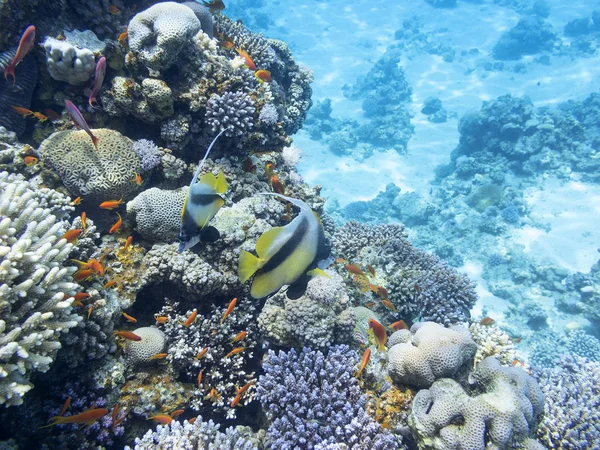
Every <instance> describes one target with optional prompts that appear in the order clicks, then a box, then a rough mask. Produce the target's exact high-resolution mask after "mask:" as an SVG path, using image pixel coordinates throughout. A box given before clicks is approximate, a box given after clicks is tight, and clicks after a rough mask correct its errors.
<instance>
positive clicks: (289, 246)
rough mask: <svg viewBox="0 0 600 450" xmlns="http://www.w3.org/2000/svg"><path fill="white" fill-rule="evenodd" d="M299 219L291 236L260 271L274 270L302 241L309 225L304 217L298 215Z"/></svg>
mask: <svg viewBox="0 0 600 450" xmlns="http://www.w3.org/2000/svg"><path fill="white" fill-rule="evenodd" d="M300 219H301V220H300V223H299V224H298V228H297V229H296V231H295V232H294V233H293V234H292V237H291V238H290V239H288V241H287V242H286V243H285V244H283V245H282V246H281V248H280V249H279V250H278V251H277V253H275V254H274V255H273V256H272V257H271V259H269V260H268V261H267V263H266V264H265V265H264V266H263V267H262V269H261V272H262V273H268V272H270V271H272V270H275V269H276V268H277V267H279V266H280V265H281V264H282V263H283V262H284V261H285V260H286V259H287V258H289V257H290V255H292V254H293V253H294V252H295V251H296V249H297V248H298V246H299V245H300V243H301V242H302V239H304V236H306V233H308V227H309V224H308V220H307V219H306V217H300Z"/></svg>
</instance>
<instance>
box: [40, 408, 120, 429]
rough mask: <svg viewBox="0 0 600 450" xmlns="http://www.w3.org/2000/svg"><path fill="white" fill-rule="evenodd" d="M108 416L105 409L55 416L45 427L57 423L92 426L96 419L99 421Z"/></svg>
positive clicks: (91, 409)
mask: <svg viewBox="0 0 600 450" xmlns="http://www.w3.org/2000/svg"><path fill="white" fill-rule="evenodd" d="M107 414H108V409H106V408H90V409H88V410H86V411H84V412H82V413H79V414H75V415H73V416H55V417H52V418H51V419H50V424H49V425H46V426H52V425H56V424H59V423H81V424H84V425H92V424H93V423H94V422H96V421H97V420H98V419H101V418H102V417H104V416H105V415H107Z"/></svg>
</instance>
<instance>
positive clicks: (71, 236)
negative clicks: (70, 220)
mask: <svg viewBox="0 0 600 450" xmlns="http://www.w3.org/2000/svg"><path fill="white" fill-rule="evenodd" d="M81 233H83V230H82V229H77V230H69V231H67V232H66V233H65V234H63V235H62V236H61V239H66V240H67V242H69V243H71V242H73V241H74V240H75V239H77V238H78V237H79V235H80V234H81Z"/></svg>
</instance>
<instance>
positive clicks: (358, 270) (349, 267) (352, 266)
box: [344, 264, 365, 275]
mask: <svg viewBox="0 0 600 450" xmlns="http://www.w3.org/2000/svg"><path fill="white" fill-rule="evenodd" d="M344 267H345V268H346V270H347V271H348V272H350V273H353V274H354V275H364V274H365V273H364V272H363V271H362V270H361V268H360V267H358V266H357V265H356V264H345V265H344Z"/></svg>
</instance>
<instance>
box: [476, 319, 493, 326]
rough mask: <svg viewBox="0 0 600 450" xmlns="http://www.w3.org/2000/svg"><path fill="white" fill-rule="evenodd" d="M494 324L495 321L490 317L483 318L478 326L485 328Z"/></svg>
mask: <svg viewBox="0 0 600 450" xmlns="http://www.w3.org/2000/svg"><path fill="white" fill-rule="evenodd" d="M494 323H496V321H495V320H494V319H492V318H491V317H484V318H483V319H481V321H480V322H479V324H480V325H485V326H486V327H488V326H490V325H493V324H494Z"/></svg>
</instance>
